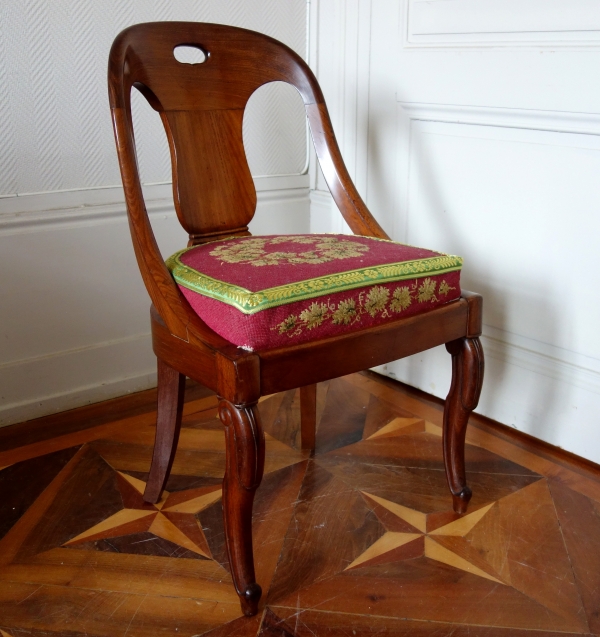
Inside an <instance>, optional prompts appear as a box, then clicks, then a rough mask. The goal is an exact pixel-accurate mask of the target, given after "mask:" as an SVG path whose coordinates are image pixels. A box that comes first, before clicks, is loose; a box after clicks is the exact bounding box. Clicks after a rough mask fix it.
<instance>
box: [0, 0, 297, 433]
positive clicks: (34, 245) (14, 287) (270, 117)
mask: <svg viewBox="0 0 600 637" xmlns="http://www.w3.org/2000/svg"><path fill="white" fill-rule="evenodd" d="M306 15H307V13H306V2H305V0H235V1H234V0H207V1H205V2H201V3H200V2H196V1H195V0H175V1H174V2H161V1H159V0H152V1H151V0H147V1H144V2H126V1H125V0H118V1H114V2H101V1H99V0H57V1H56V2H51V3H49V2H44V1H43V0H19V1H17V0H9V1H8V2H3V3H0V30H1V31H0V267H1V270H2V277H1V278H0V424H9V423H12V422H18V421H21V420H25V419H29V418H33V417H37V416H40V415H44V414H47V413H51V412H54V411H61V410H64V409H69V408H72V407H75V406H79V405H82V404H86V403H88V402H93V401H97V400H102V399H105V398H110V397H113V396H117V395H121V394H123V393H126V392H128V391H137V390H141V389H145V388H147V387H151V386H152V385H154V384H155V360H154V358H153V354H152V350H151V346H150V340H149V319H148V308H149V299H148V297H147V294H146V292H145V289H144V287H143V285H142V282H141V279H140V276H139V272H138V270H137V265H136V263H135V259H134V256H133V250H132V247H131V240H130V238H129V231H128V228H127V221H126V216H125V205H124V202H123V194H122V189H121V187H120V185H119V184H120V177H119V172H118V165H117V160H116V153H115V149H114V140H113V134H112V128H111V123H110V113H109V108H108V100H107V88H106V65H107V59H108V51H109V48H110V44H111V43H112V40H113V39H114V37H115V36H116V35H117V33H118V32H119V31H120V30H121V29H123V28H124V27H126V26H127V25H129V24H134V23H136V22H144V21H151V20H195V21H212V22H221V23H225V24H232V25H235V26H243V27H246V28H250V29H254V30H258V31H262V32H264V33H267V34H269V35H271V36H273V37H276V38H278V39H280V40H282V41H284V42H285V43H286V44H288V45H290V46H291V47H292V48H294V49H295V50H296V51H298V52H299V53H300V54H301V55H305V54H306V39H307V31H306ZM134 100H135V101H134V118H135V123H136V129H137V137H136V139H137V141H138V152H139V161H140V169H141V173H142V180H143V182H144V183H145V184H146V186H145V190H146V196H147V204H148V209H149V212H150V217H151V219H152V224H153V226H154V228H155V232H156V234H157V239H158V241H159V245H160V247H161V250H162V252H163V254H164V255H165V256H168V255H169V254H171V253H172V252H174V251H175V250H177V249H180V248H181V247H182V246H184V245H185V243H186V240H187V238H186V236H185V235H184V233H183V231H182V230H181V228H180V227H179V225H178V223H177V220H176V216H175V213H174V210H173V206H172V196H171V187H170V184H169V181H170V167H169V158H168V147H167V144H166V140H165V138H164V132H163V131H162V130H161V128H160V120H159V118H158V115H157V114H156V113H155V112H154V111H152V109H150V107H149V106H148V105H147V104H145V102H144V101H143V98H141V97H140V96H139V95H134ZM244 140H245V143H246V148H247V152H248V155H249V161H250V166H251V170H252V173H253V175H255V183H256V187H257V191H258V208H257V214H256V217H255V219H254V220H253V222H252V225H251V229H252V231H253V232H255V233H257V234H258V233H273V232H304V231H308V228H309V177H308V175H307V174H305V172H306V164H307V147H306V123H305V116H304V109H303V106H302V103H301V100H300V98H299V96H298V95H297V93H296V92H295V90H294V89H292V88H290V87H286V86H283V85H273V86H268V87H263V88H262V89H259V91H258V92H257V93H256V94H255V95H254V96H253V97H252V98H251V103H250V105H249V107H248V111H247V113H246V117H245V120H244Z"/></svg>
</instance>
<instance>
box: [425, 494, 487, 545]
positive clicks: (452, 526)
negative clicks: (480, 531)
mask: <svg viewBox="0 0 600 637" xmlns="http://www.w3.org/2000/svg"><path fill="white" fill-rule="evenodd" d="M494 504H495V502H492V503H491V504H488V505H487V506H486V507H483V509H478V510H477V511H473V513H469V515H465V517H463V518H460V519H458V520H454V522H450V523H449V524H446V525H445V526H441V527H440V528H439V529H435V530H434V531H430V532H429V535H455V536H459V537H464V536H465V535H466V534H467V533H468V532H469V531H470V530H471V529H472V528H473V527H474V526H475V525H476V524H477V522H479V521H480V520H481V518H482V517H483V516H484V515H485V514H486V513H487V512H488V511H489V510H490V509H491V508H492V507H493V506H494Z"/></svg>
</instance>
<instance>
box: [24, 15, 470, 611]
mask: <svg viewBox="0 0 600 637" xmlns="http://www.w3.org/2000/svg"><path fill="white" fill-rule="evenodd" d="M181 44H185V45H188V46H190V45H191V46H196V47H199V48H201V49H202V50H203V51H204V52H205V54H206V59H205V61H204V62H203V63H201V64H194V65H191V64H181V63H179V62H178V61H177V60H176V59H175V57H174V55H173V50H174V48H175V47H177V46H178V45H181ZM274 81H284V82H287V83H289V84H291V85H293V86H295V87H296V88H297V90H298V92H299V94H300V98H301V99H302V100H303V103H304V106H305V109H306V115H307V118H308V122H309V126H310V131H311V134H312V138H313V142H314V146H315V150H316V154H317V157H318V160H319V163H320V166H321V169H322V171H323V174H324V176H325V179H326V181H327V184H328V186H329V189H330V190H331V193H332V195H333V198H334V200H335V202H336V204H337V206H338V208H339V210H340V212H341V213H342V215H343V217H344V219H345V220H346V222H347V223H348V225H349V227H350V228H351V230H352V231H353V232H354V233H355V234H359V235H364V236H371V237H378V238H388V235H387V234H386V233H385V231H384V230H383V228H381V226H380V225H379V224H378V222H377V221H376V220H375V218H374V217H373V216H372V215H371V213H370V212H369V210H368V209H367V207H366V205H365V203H364V202H363V201H362V199H361V197H360V195H359V194H358V192H357V190H356V188H355V186H354V184H353V183H352V180H351V179H350V176H349V174H348V171H347V169H346V167H345V165H344V162H343V159H342V156H341V153H340V150H339V147H338V145H337V142H336V139H335V135H334V132H333V128H332V125H331V121H330V118H329V114H328V112H327V107H326V105H325V101H324V98H323V94H322V92H321V89H320V88H319V85H318V83H317V80H316V79H315V76H314V75H313V73H312V71H311V70H310V69H309V67H308V66H307V65H306V63H305V62H304V60H302V59H301V58H300V57H299V56H298V55H297V54H296V53H295V52H293V51H292V50H291V49H289V48H288V47H286V46H285V45H283V44H282V43H280V42H277V41H276V40H273V39H272V38H269V37H267V36H265V35H262V34H259V33H255V32H252V31H247V30H245V29H238V28H233V27H228V26H224V25H217V24H200V23H186V22H162V23H160V22H157V23H147V24H140V25H135V26H132V27H129V28H127V29H125V30H124V31H123V32H122V33H121V34H119V36H118V37H117V38H116V39H115V41H114V43H113V46H112V48H111V52H110V57H109V67H108V84H109V100H110V106H111V110H112V119H113V128H114V133H115V140H116V145H117V153H118V157H119V165H120V169H121V177H122V181H123V188H124V192H125V199H126V203H127V211H128V219H129V227H130V231H131V236H132V241H133V247H134V251H135V255H136V259H137V262H138V266H139V269H140V272H141V275H142V278H143V280H144V283H145V285H146V289H147V291H148V294H149V296H150V298H151V300H152V309H151V326H152V342H153V348H154V352H155V354H156V355H157V357H158V359H159V360H160V361H161V363H160V365H162V366H163V373H162V374H160V373H159V383H160V388H159V400H160V401H161V403H162V402H163V401H164V403H165V404H164V405H162V404H161V407H160V408H159V429H158V433H157V439H156V451H155V454H154V462H153V466H152V470H151V475H150V478H149V481H148V485H147V486H146V497H147V500H148V501H150V502H151V503H156V504H157V506H158V504H159V503H160V501H161V490H162V488H163V485H164V483H165V481H166V480H168V477H169V466H170V463H171V462H172V459H173V456H174V453H175V447H176V444H177V429H178V422H179V415H178V413H179V412H178V408H177V405H179V402H178V401H179V398H178V397H179V396H180V393H179V392H180V389H181V387H182V377H183V376H188V377H190V378H192V379H194V380H195V381H197V382H199V383H200V384H202V385H204V386H206V387H208V388H209V389H210V390H212V391H214V392H215V393H216V394H217V395H218V396H220V399H221V403H220V405H221V406H220V409H219V413H220V415H221V418H222V420H223V424H224V425H225V426H226V437H227V441H228V442H227V450H228V451H227V458H228V459H227V472H226V478H225V492H224V493H225V495H224V498H225V509H224V511H225V529H224V533H225V536H226V538H227V544H228V547H229V556H230V562H231V568H232V573H233V579H234V583H235V586H236V590H237V592H238V594H239V595H240V601H241V604H242V607H243V609H244V612H245V613H252V612H255V611H256V609H257V603H258V596H260V587H258V585H257V584H256V582H255V579H254V566H253V556H252V537H251V527H250V517H251V512H252V500H253V494H254V490H255V489H256V486H257V485H258V483H259V482H260V474H261V471H262V469H261V467H262V462H263V461H262V455H261V454H262V453H263V452H262V451H261V450H262V446H261V445H262V444H263V443H262V442H260V441H261V440H262V433H261V430H260V422H259V419H258V417H257V411H256V406H255V405H256V403H257V401H259V399H260V398H261V396H265V395H270V394H274V393H277V392H281V391H283V390H287V389H292V388H297V387H302V389H301V391H300V402H301V404H302V408H303V409H302V411H303V416H302V418H303V427H302V433H301V444H300V446H301V448H302V449H304V450H313V449H315V445H316V448H317V449H318V447H319V439H318V438H317V439H316V440H315V436H314V429H315V424H316V413H317V410H318V400H317V395H316V392H315V389H314V386H315V383H318V382H321V381H327V380H329V379H333V378H336V377H339V376H342V375H345V374H349V373H352V372H356V371H359V370H362V369H365V368H368V367H373V366H375V365H379V364H383V363H386V362H389V361H390V360H394V359H397V358H401V357H404V356H408V355H411V354H415V353H418V352H420V351H423V350H425V349H428V348H431V347H434V346H437V345H441V344H443V343H449V342H455V341H459V340H461V339H465V338H467V339H470V340H469V342H475V340H476V338H477V336H478V335H479V334H480V333H481V297H479V296H478V295H476V294H470V293H468V292H465V293H464V294H463V295H462V298H460V299H458V300H456V301H454V302H451V303H449V304H447V305H445V306H442V307H438V308H436V309H434V310H431V311H429V312H425V313H424V314H421V315H418V316H413V317H410V318H407V319H401V320H398V321H395V322H393V323H388V324H386V325H381V326H377V327H373V328H368V329H364V330H360V331H357V332H353V333H351V334H345V335H341V336H337V337H333V338H328V339H322V340H318V341H315V342H312V343H306V344H303V345H299V346H291V347H286V348H278V349H271V350H266V351H260V352H248V351H245V350H243V349H241V348H237V347H236V346H234V345H232V344H231V343H229V342H227V341H225V340H224V339H223V338H222V337H220V336H219V335H218V334H216V333H215V332H213V331H212V330H211V329H210V328H209V327H208V326H207V325H206V324H205V323H204V322H203V321H202V320H201V319H200V318H199V317H198V316H197V315H196V314H195V313H194V311H193V310H192V309H191V307H190V305H189V304H188V302H187V301H186V299H185V297H184V296H183V295H182V294H181V292H180V291H179V289H178V287H177V285H176V284H175V282H174V280H173V279H172V278H171V276H170V274H169V272H168V270H167V268H166V267H165V265H164V263H163V260H162V256H161V254H160V251H159V249H158V246H157V243H156V240H155V237H154V234H153V232H152V227H151V224H150V222H149V219H148V215H147V212H146V208H145V204H144V199H143V194H142V188H141V182H140V176H139V172H138V162H137V158H136V148H135V142H134V131H133V122H132V115H131V91H132V89H134V88H135V89H137V90H139V91H140V92H141V93H142V94H143V95H144V96H145V97H146V99H147V100H148V102H149V103H150V105H151V106H152V108H154V109H155V110H156V111H158V112H159V114H160V117H161V120H162V123H163V126H164V129H165V133H166V136H167V140H168V143H169V148H170V153H171V163H172V174H173V197H174V203H175V208H176V211H177V216H178V219H179V221H180V223H181V225H182V226H183V228H184V229H185V230H186V232H187V233H188V236H189V242H188V245H196V244H200V243H204V242H206V241H210V240H215V239H219V238H223V237H226V236H245V235H248V234H249V232H248V224H249V222H250V221H251V219H252V217H253V215H254V212H255V208H256V192H255V189H254V185H253V181H252V177H251V174H250V171H249V168H248V163H247V160H246V156H245V153H244V147H243V139H242V122H243V113H244V108H245V106H246V103H247V101H248V99H249V97H250V96H251V95H252V93H253V92H254V91H255V90H256V89H257V88H259V87H260V86H262V85H264V84H266V83H268V82H274ZM469 351H470V350H469ZM461 360H464V361H467V362H465V364H464V365H462V367H461V370H462V372H461V374H462V376H461V379H460V381H457V382H458V383H459V385H460V387H459V388H458V389H456V388H455V389H454V390H453V392H452V397H453V398H452V400H451V401H450V402H451V403H452V404H451V406H450V407H449V412H450V414H451V415H450V419H449V422H451V425H450V426H449V427H447V430H448V431H449V435H447V436H446V448H447V449H448V451H447V454H449V456H448V464H447V471H448V481H449V484H450V485H451V490H452V492H453V497H454V498H455V501H456V497H459V492H457V491H456V489H455V487H456V486H457V485H459V486H460V485H462V487H461V489H462V490H463V492H462V499H460V497H459V501H457V502H460V503H462V504H460V507H462V508H461V510H463V509H464V506H465V505H466V501H467V499H468V498H467V497H466V493H467V492H466V491H464V487H465V485H464V484H463V483H464V458H463V451H462V449H461V444H462V443H463V439H464V428H465V426H466V420H467V418H468V409H467V408H466V407H465V405H462V403H461V405H462V406H460V405H459V403H458V402H457V401H459V402H460V401H461V400H466V397H468V396H469V395H470V394H469V392H470V391H471V389H469V388H471V387H473V386H475V385H477V384H479V385H480V383H481V376H480V375H479V376H477V373H479V372H478V371H477V366H476V365H473V364H471V363H470V362H469V361H471V360H472V355H471V354H469V353H468V352H467V354H465V355H464V356H463V357H462V358H461ZM165 370H171V371H165ZM479 371H481V370H479ZM469 375H471V376H469ZM457 397H458V398H457ZM323 413H328V412H323ZM360 422H361V421H360V418H358V419H357V420H356V421H355V423H354V424H355V425H356V428H355V429H353V430H352V432H351V433H348V432H345V433H344V435H343V436H342V438H336V435H337V433H338V430H339V427H338V426H336V425H333V426H331V428H330V430H329V432H328V433H327V434H323V435H324V437H323V438H322V443H321V444H322V447H321V448H322V449H325V448H330V449H333V448H335V446H336V445H337V444H338V443H339V440H340V439H341V440H343V439H347V440H348V442H350V441H354V438H353V436H355V435H356V434H357V432H358V430H359V425H360ZM344 436H346V438H344ZM30 451H31V450H30ZM104 452H105V453H107V454H108V455H110V456H111V458H112V457H113V455H118V454H117V453H116V451H115V450H114V449H113V450H112V451H110V450H108V449H104ZM258 459H260V462H258ZM116 461H117V460H116V459H115V462H116ZM140 462H141V460H140V459H138V463H140ZM257 462H258V464H256V463H257ZM138 466H139V465H138ZM250 466H252V467H253V471H254V473H253V474H252V475H253V476H254V477H253V478H252V480H250V478H249V477H248V476H249V475H250V474H248V475H246V471H249V469H248V468H249V467H250ZM236 467H237V469H236ZM234 469H235V470H234ZM236 471H237V473H236ZM240 471H241V473H240ZM461 472H462V473H461ZM234 476H236V478H235V480H234ZM246 478H248V480H249V482H245V480H246ZM250 484H252V485H253V486H249V485H250ZM132 515H133V514H132ZM134 515H137V514H134ZM157 519H160V520H162V518H157ZM161 524H163V525H166V524H167V523H166V522H164V521H163V522H161ZM165 528H166V527H165ZM163 531H164V529H163ZM172 533H175V531H172ZM163 535H168V533H167V532H166V531H164V532H163ZM173 537H174V536H173ZM198 541H199V540H198ZM200 544H201V542H200Z"/></svg>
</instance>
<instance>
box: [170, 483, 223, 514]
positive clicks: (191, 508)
mask: <svg viewBox="0 0 600 637" xmlns="http://www.w3.org/2000/svg"><path fill="white" fill-rule="evenodd" d="M222 495H223V490H222V489H221V488H218V489H216V490H215V491H211V492H210V493H205V494H204V495H200V496H197V497H195V498H192V499H191V500H187V501H184V502H178V503H177V504H174V505H172V506H167V507H165V509H164V510H165V511H172V512H174V513H200V511H204V509H206V508H208V507H209V506H210V505H211V504H213V502H216V501H217V500H219V499H220V498H221V496H222ZM166 504H168V502H167V503H166Z"/></svg>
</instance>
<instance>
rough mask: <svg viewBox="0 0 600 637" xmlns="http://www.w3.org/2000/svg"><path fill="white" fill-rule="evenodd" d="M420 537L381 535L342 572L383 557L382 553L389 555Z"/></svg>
mask: <svg viewBox="0 0 600 637" xmlns="http://www.w3.org/2000/svg"><path fill="white" fill-rule="evenodd" d="M419 537H421V534H420V533H395V532H393V531H388V532H387V533H385V534H384V535H382V536H381V537H380V538H379V539H378V540H377V542H375V544H372V545H371V546H370V547H369V548H368V549H367V550H366V551H365V552H364V553H361V554H360V555H359V556H358V557H357V558H356V559H355V560H354V562H352V564H349V565H348V566H347V567H346V568H345V569H344V570H345V571H348V570H350V569H351V568H355V567H357V566H358V565H359V564H363V563H364V562H368V561H369V560H372V559H373V558H374V557H378V556H379V555H383V554H384V553H389V552H390V551H392V550H393V549H396V548H398V547H400V546H403V545H404V544H408V542H412V541H413V540H416V539H417V538H419Z"/></svg>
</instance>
